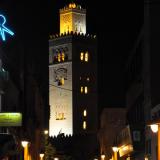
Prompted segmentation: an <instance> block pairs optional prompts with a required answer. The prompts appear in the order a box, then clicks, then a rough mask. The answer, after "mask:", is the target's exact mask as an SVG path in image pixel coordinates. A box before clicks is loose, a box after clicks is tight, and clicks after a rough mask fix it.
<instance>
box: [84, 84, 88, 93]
mask: <svg viewBox="0 0 160 160" xmlns="http://www.w3.org/2000/svg"><path fill="white" fill-rule="evenodd" d="M84 93H85V94H87V93H88V87H86V86H85V88H84Z"/></svg>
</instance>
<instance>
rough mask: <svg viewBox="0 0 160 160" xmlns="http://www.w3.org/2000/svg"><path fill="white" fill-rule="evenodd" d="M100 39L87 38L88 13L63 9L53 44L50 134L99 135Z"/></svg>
mask: <svg viewBox="0 0 160 160" xmlns="http://www.w3.org/2000/svg"><path fill="white" fill-rule="evenodd" d="M96 50H97V48H96V36H92V35H86V10H85V9H83V8H81V6H80V5H76V4H75V3H71V4H69V5H67V6H65V7H64V8H63V9H60V34H58V35H57V34H56V35H53V36H50V40H49V98H50V123H49V134H50V136H56V135H58V134H59V133H64V134H65V135H69V134H70V135H73V134H82V133H90V134H92V133H93V134H95V133H96V131H97V52H96Z"/></svg>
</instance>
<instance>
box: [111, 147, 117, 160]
mask: <svg viewBox="0 0 160 160" xmlns="http://www.w3.org/2000/svg"><path fill="white" fill-rule="evenodd" d="M112 150H113V152H114V160H117V152H118V147H116V146H114V147H112Z"/></svg>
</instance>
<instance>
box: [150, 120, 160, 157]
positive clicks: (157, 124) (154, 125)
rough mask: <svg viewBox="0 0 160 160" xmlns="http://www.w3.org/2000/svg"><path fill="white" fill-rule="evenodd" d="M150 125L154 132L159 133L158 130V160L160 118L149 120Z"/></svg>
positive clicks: (159, 153) (159, 151) (159, 155)
mask: <svg viewBox="0 0 160 160" xmlns="http://www.w3.org/2000/svg"><path fill="white" fill-rule="evenodd" d="M148 126H150V128H151V130H152V132H154V133H157V132H158V141H157V148H158V151H157V154H158V155H157V157H158V160H160V119H159V120H155V121H150V122H148Z"/></svg>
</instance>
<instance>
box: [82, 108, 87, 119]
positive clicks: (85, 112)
mask: <svg viewBox="0 0 160 160" xmlns="http://www.w3.org/2000/svg"><path fill="white" fill-rule="evenodd" d="M83 116H84V117H86V116H87V110H86V109H85V110H84V111H83Z"/></svg>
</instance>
